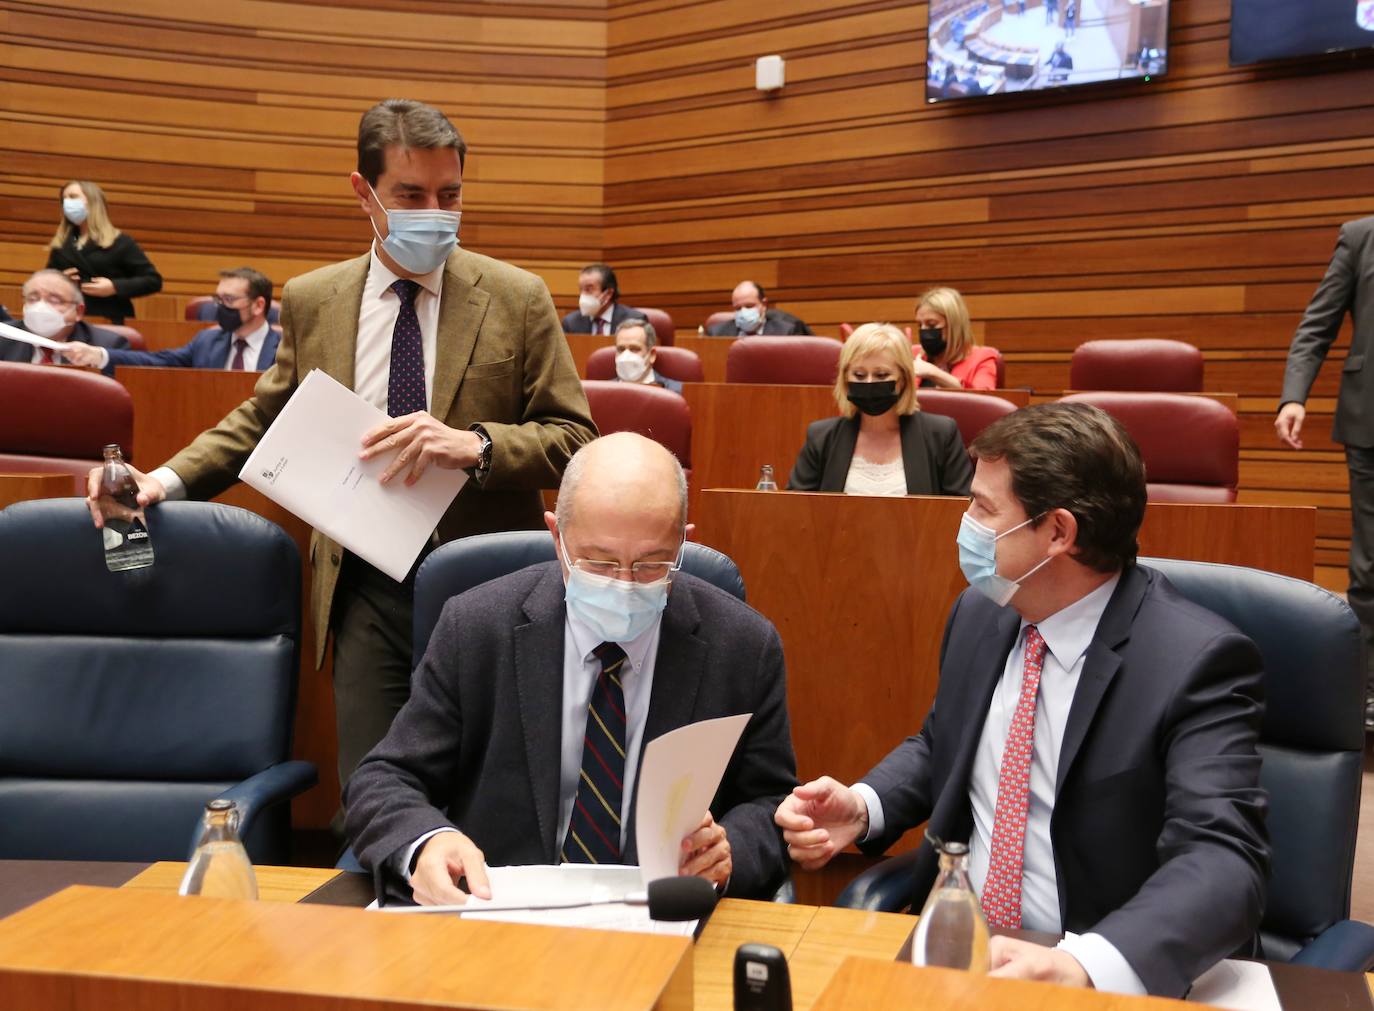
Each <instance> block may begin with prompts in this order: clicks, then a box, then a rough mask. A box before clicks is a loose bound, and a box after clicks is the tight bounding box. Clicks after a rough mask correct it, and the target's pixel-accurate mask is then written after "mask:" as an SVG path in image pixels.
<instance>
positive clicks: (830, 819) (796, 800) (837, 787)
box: [773, 776, 868, 871]
mask: <svg viewBox="0 0 1374 1011" xmlns="http://www.w3.org/2000/svg"><path fill="white" fill-rule="evenodd" d="M773 820H774V821H775V822H777V823H778V825H779V827H781V828H782V838H783V841H784V842H786V843H787V853H788V855H789V856H790V857H791V858H792V859H793V860H795V861H796V862H797V863H799V864H800V865H801V866H802V869H803V870H808V871H814V870H816V869H817V868H820V867H824V866H825V865H826V864H827V863H829V862H830V858H831V857H833V856H834V855H835V854H836V853H838V852H840V850H842V849H844V848H845V847H846V846H848V845H849V844H850V843H852V842H853V841H854V840H855V839H858V838H859V837H860V836H862V835H864V834H865V833H866V832H867V831H868V805H867V804H865V803H864V799H863V798H862V797H860V796H859V795H858V794H857V793H855V792H854V791H853V790H851V789H850V788H849V787H847V786H845V785H844V784H843V783H840V782H837V781H836V780H833V779H831V778H830V777H829V776H822V777H821V778H820V779H813V780H812V781H811V782H809V783H803V784H802V785H801V786H799V787H797V788H796V789H794V790H793V791H792V793H791V794H790V795H789V796H788V797H787V798H786V799H785V800H784V801H783V802H782V803H781V804H779V805H778V810H777V811H776V813H774V815H773Z"/></svg>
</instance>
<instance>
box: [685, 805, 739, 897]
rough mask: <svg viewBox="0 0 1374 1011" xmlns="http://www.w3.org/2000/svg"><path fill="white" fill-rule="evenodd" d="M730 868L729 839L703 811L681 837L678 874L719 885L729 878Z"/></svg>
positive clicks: (709, 813) (707, 813)
mask: <svg viewBox="0 0 1374 1011" xmlns="http://www.w3.org/2000/svg"><path fill="white" fill-rule="evenodd" d="M733 870H734V864H733V863H731V861H730V838H729V836H727V835H726V834H725V829H724V828H723V827H721V826H720V825H717V824H716V819H715V818H713V817H711V812H710V811H707V812H706V817H705V818H703V819H701V824H700V825H698V826H697V827H696V830H695V831H693V832H692V834H691V835H689V836H687V837H686V838H685V839H683V840H682V850H681V852H680V853H679V854H678V864H677V873H678V876H679V877H684V878H685V877H699V878H705V879H706V880H707V881H709V882H711V884H713V885H717V886H720V885H724V884H725V882H727V881H729V880H730V873H731V871H733Z"/></svg>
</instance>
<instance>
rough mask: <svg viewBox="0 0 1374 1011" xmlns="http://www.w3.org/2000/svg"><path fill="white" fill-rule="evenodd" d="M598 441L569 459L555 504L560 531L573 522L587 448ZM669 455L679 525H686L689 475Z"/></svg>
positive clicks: (555, 513)
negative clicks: (574, 504)
mask: <svg viewBox="0 0 1374 1011" xmlns="http://www.w3.org/2000/svg"><path fill="white" fill-rule="evenodd" d="M608 434H609V433H608ZM596 441H597V440H595V439H593V440H592V441H591V442H588V443H584V444H583V445H582V447H581V448H580V449H578V451H577V452H576V453H574V454H573V456H572V459H571V460H569V461H568V466H567V467H566V468H565V469H564V471H563V480H562V481H560V482H559V484H558V502H557V503H556V504H555V505H554V516H555V517H556V518H557V520H558V529H559V532H560V533H561V532H562V531H564V530H566V529H567V528H568V527H569V526H570V525H571V524H572V521H573V499H574V498H576V497H577V487H578V485H580V484H581V483H582V472H583V471H584V470H586V469H587V453H586V452H585V450H586V449H587V447H588V446H591V445H593V444H595V442H596ZM665 451H666V450H665ZM668 456H669V458H670V459H671V460H672V461H673V479H674V483H675V484H676V485H677V499H678V518H679V520H680V523H679V526H684V527H685V526H686V525H687V475H686V474H685V473H684V472H683V470H682V463H681V461H679V460H678V458H677V457H676V456H674V455H673V454H672V453H668Z"/></svg>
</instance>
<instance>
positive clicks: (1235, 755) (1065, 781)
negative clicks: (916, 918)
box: [861, 565, 1269, 997]
mask: <svg viewBox="0 0 1374 1011" xmlns="http://www.w3.org/2000/svg"><path fill="white" fill-rule="evenodd" d="M1020 628H1021V618H1020V616H1019V615H1018V614H1017V613H1016V611H1014V610H1012V609H1011V608H1010V607H997V606H996V605H994V604H993V603H992V602H991V601H990V600H988V598H987V597H985V596H983V595H982V594H981V593H979V592H978V591H977V590H972V589H969V590H965V591H964V593H963V594H962V595H961V596H960V597H959V599H958V600H957V601H956V602H955V605H954V610H953V611H952V612H951V613H950V616H949V623H948V624H947V625H946V626H945V637H944V643H943V645H942V646H941V650H940V684H939V687H938V688H937V690H936V693H935V703H934V705H933V706H932V707H931V710H930V713H929V715H928V716H927V717H926V721H925V726H923V727H922V728H921V731H920V733H919V734H917V735H915V736H914V737H909V738H907V740H906V741H904V742H903V743H902V744H899V745H898V746H897V747H896V748H895V749H894V750H893V751H892V752H891V753H890V754H889V755H888V756H887V757H886V758H884V759H883V760H882V761H881V762H880V763H878V765H877V766H876V767H875V768H874V769H872V770H871V771H870V772H868V773H867V774H866V775H865V776H863V778H862V782H865V783H867V784H868V785H869V786H871V787H872V788H873V790H874V791H875V792H876V793H877V795H878V798H879V800H881V802H882V805H883V819H884V830H883V835H882V836H881V837H880V838H877V839H870V840H867V841H865V842H864V843H862V844H861V848H862V849H864V850H865V851H867V852H874V851H881V850H883V849H886V848H887V847H888V846H889V845H890V844H891V843H893V842H895V841H896V840H897V838H898V837H899V836H901V834H902V833H903V832H904V831H906V830H907V829H910V828H914V827H915V826H916V825H919V824H920V823H921V822H923V821H926V820H927V819H929V822H930V825H929V831H930V832H931V833H932V834H933V835H935V836H937V837H938V838H941V839H957V840H960V841H963V840H966V839H969V838H970V836H971V834H972V831H973V813H972V808H971V806H970V801H969V781H970V778H971V776H972V770H973V759H974V752H975V751H976V749H977V746H978V739H979V737H980V735H981V733H982V727H983V723H984V721H985V720H986V719H987V713H988V707H989V705H990V702H991V699H992V694H993V690H994V689H995V688H996V686H997V682H998V680H999V679H1000V678H1001V676H1002V672H1003V669H1004V668H1005V666H1006V660H1007V654H1008V653H1009V652H1010V651H1011V649H1012V647H1013V646H1014V645H1015V642H1016V638H1017V635H1018V634H1019V632H1020ZM1262 669H1263V662H1262V660H1261V658H1260V653H1259V650H1258V649H1257V648H1256V646H1255V644H1254V643H1253V642H1251V641H1250V640H1249V639H1248V638H1246V637H1245V636H1244V635H1242V634H1241V633H1240V632H1239V631H1238V630H1237V629H1236V628H1235V626H1233V625H1231V624H1230V623H1229V622H1227V621H1226V620H1224V619H1223V618H1220V617H1218V616H1217V615H1215V614H1213V613H1212V612H1211V611H1208V610H1205V609H1204V608H1201V607H1199V606H1197V605H1196V604H1194V603H1192V602H1191V601H1189V600H1188V599H1187V598H1185V597H1183V596H1182V595H1181V594H1180V593H1179V592H1178V591H1177V590H1175V589H1174V587H1173V584H1171V583H1170V582H1169V580H1168V579H1166V578H1165V577H1164V576H1163V575H1162V574H1160V573H1158V572H1156V571H1154V570H1153V569H1149V568H1146V567H1145V566H1143V565H1131V566H1130V567H1128V568H1127V569H1126V570H1125V571H1124V572H1123V573H1122V574H1121V582H1120V583H1118V584H1117V587H1116V591H1115V592H1114V593H1113V594H1112V599H1111V601H1110V602H1109V603H1108V604H1107V610H1106V611H1105V612H1104V613H1103V615H1102V620H1101V621H1100V622H1099V623H1098V626H1097V631H1096V633H1095V634H1094V635H1093V639H1092V643H1091V644H1090V645H1089V646H1088V653H1087V657H1086V659H1085V660H1084V664H1083V672H1082V674H1081V675H1080V677H1079V679H1078V687H1077V689H1076V690H1075V692H1074V697H1073V703H1072V704H1071V706H1070V709H1069V722H1068V725H1067V727H1066V728H1065V730H1064V740H1063V743H1062V745H1061V749H1060V753H1059V768H1058V769H1057V770H1056V780H1055V783H1056V792H1055V802H1054V810H1053V811H1052V812H1051V814H1050V840H1051V843H1052V845H1053V850H1054V867H1055V878H1056V883H1057V884H1058V887H1059V912H1060V918H1061V922H1062V924H1063V928H1064V929H1065V930H1072V931H1074V932H1076V933H1086V932H1088V931H1094V932H1096V933H1098V934H1101V935H1102V936H1104V937H1105V938H1106V939H1107V940H1108V941H1110V942H1111V943H1112V944H1113V945H1114V946H1115V947H1116V949H1117V950H1118V951H1119V952H1121V954H1122V955H1123V956H1125V958H1126V961H1127V962H1129V963H1130V965H1131V968H1132V969H1134V970H1135V973H1136V975H1137V976H1139V977H1140V979H1141V982H1143V983H1144V984H1145V987H1146V989H1148V990H1149V992H1150V993H1152V994H1156V995H1162V996H1168V997H1182V996H1183V994H1184V993H1185V992H1186V991H1187V989H1188V987H1189V986H1190V985H1191V984H1192V981H1193V980H1194V979H1195V978H1196V977H1197V976H1198V975H1199V974H1201V973H1202V972H1203V970H1205V969H1207V968H1209V967H1210V966H1212V965H1213V964H1214V963H1216V962H1217V961H1218V960H1219V959H1222V958H1225V957H1226V956H1228V955H1231V954H1233V953H1234V952H1236V951H1237V950H1238V949H1241V948H1242V947H1244V946H1245V945H1247V944H1248V943H1250V942H1251V941H1252V940H1253V938H1254V936H1255V934H1256V933H1257V931H1258V930H1259V924H1260V916H1261V914H1262V913H1263V910H1264V902H1265V896H1266V885H1265V879H1266V877H1267V875H1268V871H1269V839H1268V835H1267V833H1266V830H1265V824H1264V819H1265V812H1266V811H1267V809H1268V796H1267V794H1265V792H1264V790H1263V789H1262V788H1261V787H1260V784H1259V774H1260V756H1259V753H1258V751H1257V750H1256V745H1257V743H1258V739H1259V727H1260V720H1261V717H1262V716H1263V713H1264V702H1263V697H1264V688H1263V675H1262ZM936 863H937V861H936V858H935V855H934V853H933V852H932V851H931V848H930V844H929V843H928V842H925V843H922V844H921V849H920V853H919V855H918V857H917V860H916V864H915V869H914V880H913V882H912V885H913V893H912V901H913V908H915V909H920V908H921V906H922V904H923V903H924V901H925V898H926V895H927V893H928V892H929V891H930V887H931V885H932V884H933V883H934V880H935V872H936V869H937V867H936Z"/></svg>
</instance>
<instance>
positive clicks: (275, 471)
mask: <svg viewBox="0 0 1374 1011" xmlns="http://www.w3.org/2000/svg"><path fill="white" fill-rule="evenodd" d="M387 420H388V418H387V416H386V413H385V412H383V411H381V410H379V409H378V408H376V407H374V406H373V405H372V404H369V403H368V402H367V401H366V400H363V398H362V397H360V396H358V395H357V394H356V393H354V392H353V391H352V390H350V389H349V388H348V387H346V386H344V385H343V384H342V383H340V382H338V381H337V380H336V379H334V378H333V377H331V376H329V375H327V374H326V373H324V372H321V371H320V370H319V369H315V370H313V371H312V372H311V373H310V374H309V375H308V376H306V377H305V381H304V382H302V383H301V384H300V386H298V387H297V388H296V392H295V393H293V394H292V395H291V399H290V400H289V401H287V404H286V407H285V408H283V409H282V412H281V413H280V414H279V415H277V419H276V420H275V421H274V422H272V425H271V427H270V428H268V429H267V431H266V432H265V433H264V434H263V436H262V438H261V439H260V440H259V441H258V445H257V448H256V449H254V450H253V452H252V454H251V455H250V456H249V457H248V462H247V463H245V464H244V465H243V469H242V470H241V471H239V479H240V480H241V481H243V482H244V483H245V484H247V485H249V486H250V487H252V488H256V489H257V490H258V491H260V492H262V493H263V494H264V495H266V496H267V497H268V498H270V499H271V500H272V501H273V502H276V503H277V504H278V505H280V506H281V507H282V508H284V509H287V510H289V511H290V512H292V513H294V514H295V515H297V516H299V517H300V518H301V519H303V520H305V522H307V523H309V524H310V525H311V526H312V527H314V528H315V529H316V530H319V531H320V532H321V533H323V534H325V535H326V536H328V537H330V538H332V539H334V540H335V541H337V542H338V543H340V544H342V545H343V546H344V547H345V548H347V549H348V550H349V551H351V552H353V553H354V554H355V555H357V556H358V557H360V558H362V559H363V560H364V561H366V562H368V563H369V564H370V565H372V566H374V567H376V568H378V569H380V570H381V571H382V572H385V573H386V574H387V575H388V576H390V577H391V578H392V579H395V580H396V581H397V582H400V581H401V580H403V579H405V577H406V574H407V573H408V572H409V571H410V567H411V566H412V565H413V564H414V563H415V559H416V558H417V557H419V554H420V550H421V549H422V548H423V547H424V546H425V543H426V542H427V541H428V540H429V538H430V535H431V534H432V533H433V532H434V528H435V527H437V526H438V525H439V519H440V517H442V516H443V515H444V511H445V510H447V509H448V507H449V505H450V504H451V503H452V502H453V499H454V497H455V496H456V495H457V494H458V492H459V491H460V490H461V489H462V487H463V485H464V484H465V483H466V482H467V479H468V476H467V473H466V472H465V471H462V470H446V469H444V468H441V467H436V466H434V465H431V466H430V467H429V469H428V470H426V471H425V472H424V475H423V476H422V477H421V478H420V480H418V481H416V482H415V484H413V485H411V486H409V487H407V486H406V484H405V474H404V472H403V473H401V474H398V475H396V476H395V477H393V478H392V479H391V480H390V481H388V482H387V483H386V484H385V485H384V484H382V483H381V482H380V481H379V480H378V479H379V478H380V477H381V475H382V472H383V471H385V470H386V468H387V467H388V466H389V465H390V464H391V461H392V459H393V458H394V456H395V454H394V453H382V454H381V455H379V456H376V457H373V458H372V459H370V460H360V459H359V458H358V454H359V453H360V452H361V451H362V440H363V436H364V435H366V434H367V433H368V432H370V431H371V430H372V429H374V428H376V427H377V426H378V425H381V424H383V423H385V422H386V421H387Z"/></svg>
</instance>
